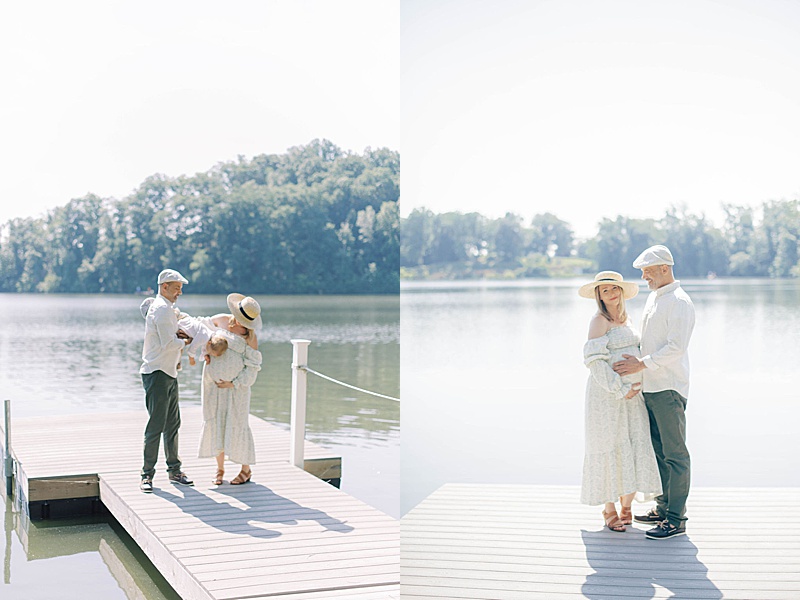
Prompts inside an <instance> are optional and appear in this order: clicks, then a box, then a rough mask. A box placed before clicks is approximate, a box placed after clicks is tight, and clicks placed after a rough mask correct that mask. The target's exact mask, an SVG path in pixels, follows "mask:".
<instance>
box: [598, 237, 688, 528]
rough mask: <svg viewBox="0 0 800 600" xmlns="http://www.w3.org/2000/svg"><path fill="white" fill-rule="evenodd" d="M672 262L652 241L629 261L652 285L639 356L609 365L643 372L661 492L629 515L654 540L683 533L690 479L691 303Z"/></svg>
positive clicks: (620, 371) (663, 248) (628, 371)
mask: <svg viewBox="0 0 800 600" xmlns="http://www.w3.org/2000/svg"><path fill="white" fill-rule="evenodd" d="M674 264H675V263H674V261H673V259H672V253H671V252H670V251H669V249H668V248H667V247H666V246H652V247H650V248H648V249H647V250H645V251H644V252H642V253H641V254H640V255H639V257H638V258H637V259H636V260H635V261H634V263H633V266H634V268H636V269H641V270H642V279H644V280H645V281H646V282H647V285H648V287H649V288H650V289H651V290H653V291H652V292H651V293H650V296H649V297H648V298H647V303H646V304H645V307H644V314H643V316H642V342H641V349H642V352H641V353H642V358H641V359H639V358H636V357H635V356H631V355H629V354H623V360H621V361H619V362H616V363H614V365H613V368H614V371H616V372H617V373H618V374H619V375H629V374H631V373H638V372H639V371H643V373H642V391H643V392H644V401H645V405H646V406H647V412H648V415H649V417H650V436H651V438H652V440H653V449H654V450H655V453H656V462H657V463H658V472H659V474H660V475H661V488H662V490H663V493H662V494H661V495H660V496H658V497H656V506H655V507H654V508H652V509H650V511H648V512H647V514H644V515H636V516H635V517H634V520H635V521H636V522H638V523H646V524H653V525H655V527H654V528H653V529H650V530H649V531H647V533H646V536H647V537H648V538H649V539H654V540H661V539H666V538H671V537H675V536H678V535H684V534H685V533H686V520H687V519H686V498H687V497H688V496H689V483H690V466H691V463H690V459H689V451H688V450H687V449H686V416H685V411H686V399H687V398H688V396H689V356H688V354H687V348H688V346H689V339H690V338H691V336H692V330H693V329H694V306H693V305H692V301H691V300H690V299H689V296H688V295H687V294H686V292H684V291H683V289H682V288H681V286H680V284H681V282H680V281H676V280H675V278H674V276H673V273H672V266H673V265H674Z"/></svg>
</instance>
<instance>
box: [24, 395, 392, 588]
mask: <svg viewBox="0 0 800 600" xmlns="http://www.w3.org/2000/svg"><path fill="white" fill-rule="evenodd" d="M181 413H182V426H181V433H180V435H181V456H182V459H183V468H184V470H185V471H186V472H187V473H189V475H190V476H191V477H192V478H193V479H194V480H195V483H196V485H195V486H193V487H186V486H176V485H173V484H171V483H169V481H168V479H167V476H166V473H165V472H164V469H165V466H164V464H163V457H160V462H159V464H158V465H157V469H158V472H157V474H156V477H155V479H154V487H155V489H154V492H153V493H152V494H143V493H142V492H141V491H140V490H139V488H138V484H139V470H140V468H141V460H142V456H141V453H142V438H143V433H144V426H145V423H146V420H147V414H146V413H145V412H144V411H141V412H134V413H116V414H103V415H72V416H68V417H64V418H63V419H59V420H54V419H27V420H26V419H20V420H19V421H17V422H16V423H15V434H14V438H13V441H12V448H13V450H14V454H15V456H16V459H17V463H18V470H19V478H18V479H19V481H20V484H21V485H24V486H25V487H24V490H27V489H29V488H28V487H27V486H28V484H29V483H30V484H31V485H32V486H35V485H36V482H37V481H40V482H45V483H46V482H47V481H48V480H51V479H56V478H64V477H74V476H78V475H86V476H90V475H95V476H96V480H97V481H98V482H99V483H95V484H94V485H95V487H97V488H98V490H99V495H100V498H101V500H102V502H103V503H104V504H105V505H106V507H107V508H108V509H109V511H110V512H111V513H112V514H113V515H114V517H115V518H116V519H117V520H118V521H119V522H120V523H121V524H122V526H123V527H124V528H125V530H126V531H127V532H128V534H129V535H131V537H132V538H133V539H134V540H135V541H136V543H137V544H138V545H139V546H140V547H141V548H142V549H143V550H144V552H145V554H146V555H147V556H148V557H149V558H150V560H151V561H152V562H153V564H154V565H155V566H156V567H157V568H158V569H159V571H160V572H161V573H162V574H163V575H164V577H165V578H166V579H167V581H168V582H169V583H170V584H171V585H172V586H173V587H174V588H175V590H176V591H177V592H178V593H179V594H180V595H181V597H183V598H185V599H187V600H194V599H198V600H205V599H208V600H238V599H245V598H247V599H255V598H281V597H285V598H291V599H292V600H317V599H319V598H332V599H335V598H353V599H354V600H378V599H386V598H395V599H398V598H399V596H400V592H399V583H400V577H399V523H398V521H396V520H395V519H392V518H391V517H389V516H387V515H385V514H384V513H382V512H380V511H378V510H377V509H374V508H372V507H370V506H368V505H367V504H365V503H363V502H361V501H359V500H357V499H355V498H353V497H351V496H349V495H348V494H346V493H344V492H342V491H340V490H338V489H336V488H334V487H332V486H330V485H328V484H327V483H325V482H323V481H321V480H320V479H318V478H317V477H315V476H313V475H311V474H309V473H306V472H304V471H302V470H301V469H297V468H295V467H293V466H291V465H290V464H288V460H287V459H288V455H289V450H288V449H289V433H288V432H286V431H284V430H281V429H280V428H278V427H275V426H273V425H271V424H269V423H265V422H263V421H261V420H260V419H256V418H255V417H251V428H252V429H253V434H254V438H255V441H256V452H257V457H258V464H256V465H254V466H253V473H254V475H253V481H252V482H251V483H248V484H245V485H242V486H232V485H230V484H229V483H228V480H229V479H230V477H233V476H234V475H235V474H236V473H237V472H238V465H230V464H226V471H229V473H227V475H226V477H225V480H226V481H225V483H223V485H221V486H215V485H213V484H211V478H212V476H213V473H214V471H215V469H216V466H215V462H214V459H213V458H204V459H198V458H196V457H195V456H194V455H195V452H196V448H197V442H198V440H199V437H200V429H201V422H202V414H201V412H200V409H199V408H197V407H189V408H186V407H182V408H181ZM306 457H307V458H311V459H320V460H330V461H332V462H335V461H338V460H339V459H338V457H336V456H334V455H333V454H332V453H331V452H330V451H328V450H325V449H324V448H321V447H319V446H316V445H314V444H311V443H309V442H306ZM336 468H337V469H338V466H337V467H336ZM31 489H33V488H31Z"/></svg>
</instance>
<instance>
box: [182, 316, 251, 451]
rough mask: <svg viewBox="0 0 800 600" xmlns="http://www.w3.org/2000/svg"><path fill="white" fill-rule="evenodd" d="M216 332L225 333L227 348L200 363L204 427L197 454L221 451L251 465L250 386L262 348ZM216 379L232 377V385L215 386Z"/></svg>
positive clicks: (236, 337) (237, 337) (223, 379)
mask: <svg viewBox="0 0 800 600" xmlns="http://www.w3.org/2000/svg"><path fill="white" fill-rule="evenodd" d="M215 333H222V334H223V335H224V336H225V337H226V339H227V340H228V349H227V350H226V351H225V352H224V353H223V354H222V356H212V357H211V362H210V363H209V364H207V365H204V366H203V380H202V383H201V390H202V398H203V431H202V434H201V436H200V449H199V450H198V453H197V456H198V457H200V458H204V457H211V456H217V455H218V454H219V453H220V452H223V451H224V452H225V454H227V455H228V458H229V459H230V460H231V461H233V462H236V463H240V464H244V465H254V464H256V449H255V443H254V441H253V432H252V431H250V424H249V421H248V420H249V417H250V386H251V385H253V383H255V381H256V376H257V375H258V372H259V371H260V370H261V352H259V351H258V350H254V349H253V348H251V347H250V346H248V345H247V342H245V340H244V338H242V337H241V336H238V335H235V334H233V333H230V332H229V331H227V330H224V329H217V330H216V331H215ZM215 381H231V382H233V388H220V387H217V385H216V384H215V383H214V382H215Z"/></svg>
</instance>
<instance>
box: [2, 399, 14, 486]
mask: <svg viewBox="0 0 800 600" xmlns="http://www.w3.org/2000/svg"><path fill="white" fill-rule="evenodd" d="M3 404H4V406H3V433H4V435H5V443H4V445H3V452H4V455H5V456H3V473H4V474H5V476H6V498H11V494H12V493H13V491H14V459H13V458H11V433H10V431H11V400H5V401H4V402H3Z"/></svg>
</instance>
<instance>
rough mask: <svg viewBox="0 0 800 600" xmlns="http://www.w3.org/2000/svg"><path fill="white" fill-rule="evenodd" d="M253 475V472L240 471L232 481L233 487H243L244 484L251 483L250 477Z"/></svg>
mask: <svg viewBox="0 0 800 600" xmlns="http://www.w3.org/2000/svg"><path fill="white" fill-rule="evenodd" d="M252 475H253V472H252V471H247V472H246V473H245V471H244V469H242V470H241V471H239V474H238V475H237V476H236V477H234V478H233V479H231V485H241V484H243V483H247V482H248V481H250V477H251V476H252Z"/></svg>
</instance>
